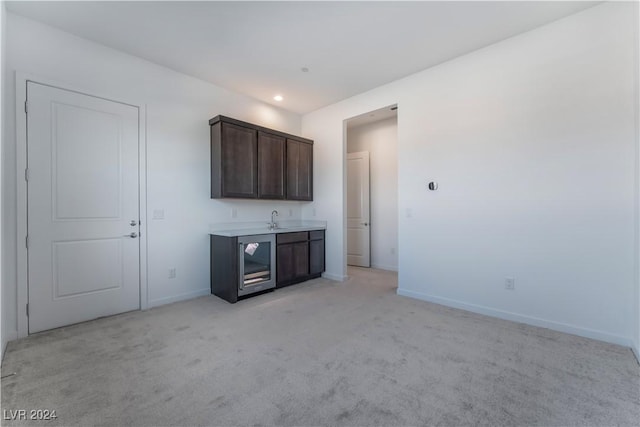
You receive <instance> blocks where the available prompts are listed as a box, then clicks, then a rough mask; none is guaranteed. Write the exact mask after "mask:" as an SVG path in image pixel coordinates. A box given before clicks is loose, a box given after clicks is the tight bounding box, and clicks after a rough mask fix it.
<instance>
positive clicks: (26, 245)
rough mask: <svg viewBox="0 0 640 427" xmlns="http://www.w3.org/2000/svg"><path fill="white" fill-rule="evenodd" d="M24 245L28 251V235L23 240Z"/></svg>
mask: <svg viewBox="0 0 640 427" xmlns="http://www.w3.org/2000/svg"><path fill="white" fill-rule="evenodd" d="M24 245H25V247H26V248H27V249H29V235H26V236H25V238H24Z"/></svg>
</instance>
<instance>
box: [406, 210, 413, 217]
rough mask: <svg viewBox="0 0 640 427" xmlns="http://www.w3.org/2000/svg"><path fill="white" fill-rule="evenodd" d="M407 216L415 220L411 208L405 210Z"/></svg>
mask: <svg viewBox="0 0 640 427" xmlns="http://www.w3.org/2000/svg"><path fill="white" fill-rule="evenodd" d="M405 215H406V217H407V218H413V210H412V209H411V208H407V209H406V210H405Z"/></svg>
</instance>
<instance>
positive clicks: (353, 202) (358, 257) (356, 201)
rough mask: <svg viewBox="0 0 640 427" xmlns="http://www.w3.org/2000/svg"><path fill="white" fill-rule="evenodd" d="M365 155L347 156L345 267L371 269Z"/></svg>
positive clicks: (367, 175) (367, 154)
mask: <svg viewBox="0 0 640 427" xmlns="http://www.w3.org/2000/svg"><path fill="white" fill-rule="evenodd" d="M369 222H370V221H369V152H368V151H361V152H358V153H349V154H347V264H349V265H357V266H360V267H370V266H371V234H370V231H369V230H370V229H371V228H370V224H369Z"/></svg>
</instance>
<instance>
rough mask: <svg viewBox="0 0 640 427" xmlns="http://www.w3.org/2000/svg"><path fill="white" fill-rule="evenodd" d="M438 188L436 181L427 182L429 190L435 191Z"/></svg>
mask: <svg viewBox="0 0 640 427" xmlns="http://www.w3.org/2000/svg"><path fill="white" fill-rule="evenodd" d="M437 189H438V183H437V182H435V181H431V182H430V183H429V190H431V191H436V190H437Z"/></svg>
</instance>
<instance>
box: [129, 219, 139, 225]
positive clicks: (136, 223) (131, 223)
mask: <svg viewBox="0 0 640 427" xmlns="http://www.w3.org/2000/svg"><path fill="white" fill-rule="evenodd" d="M129 224H130V225H131V226H132V227H135V226H136V225H138V222H137V221H136V220H135V219H132V220H131V222H130V223H129Z"/></svg>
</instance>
